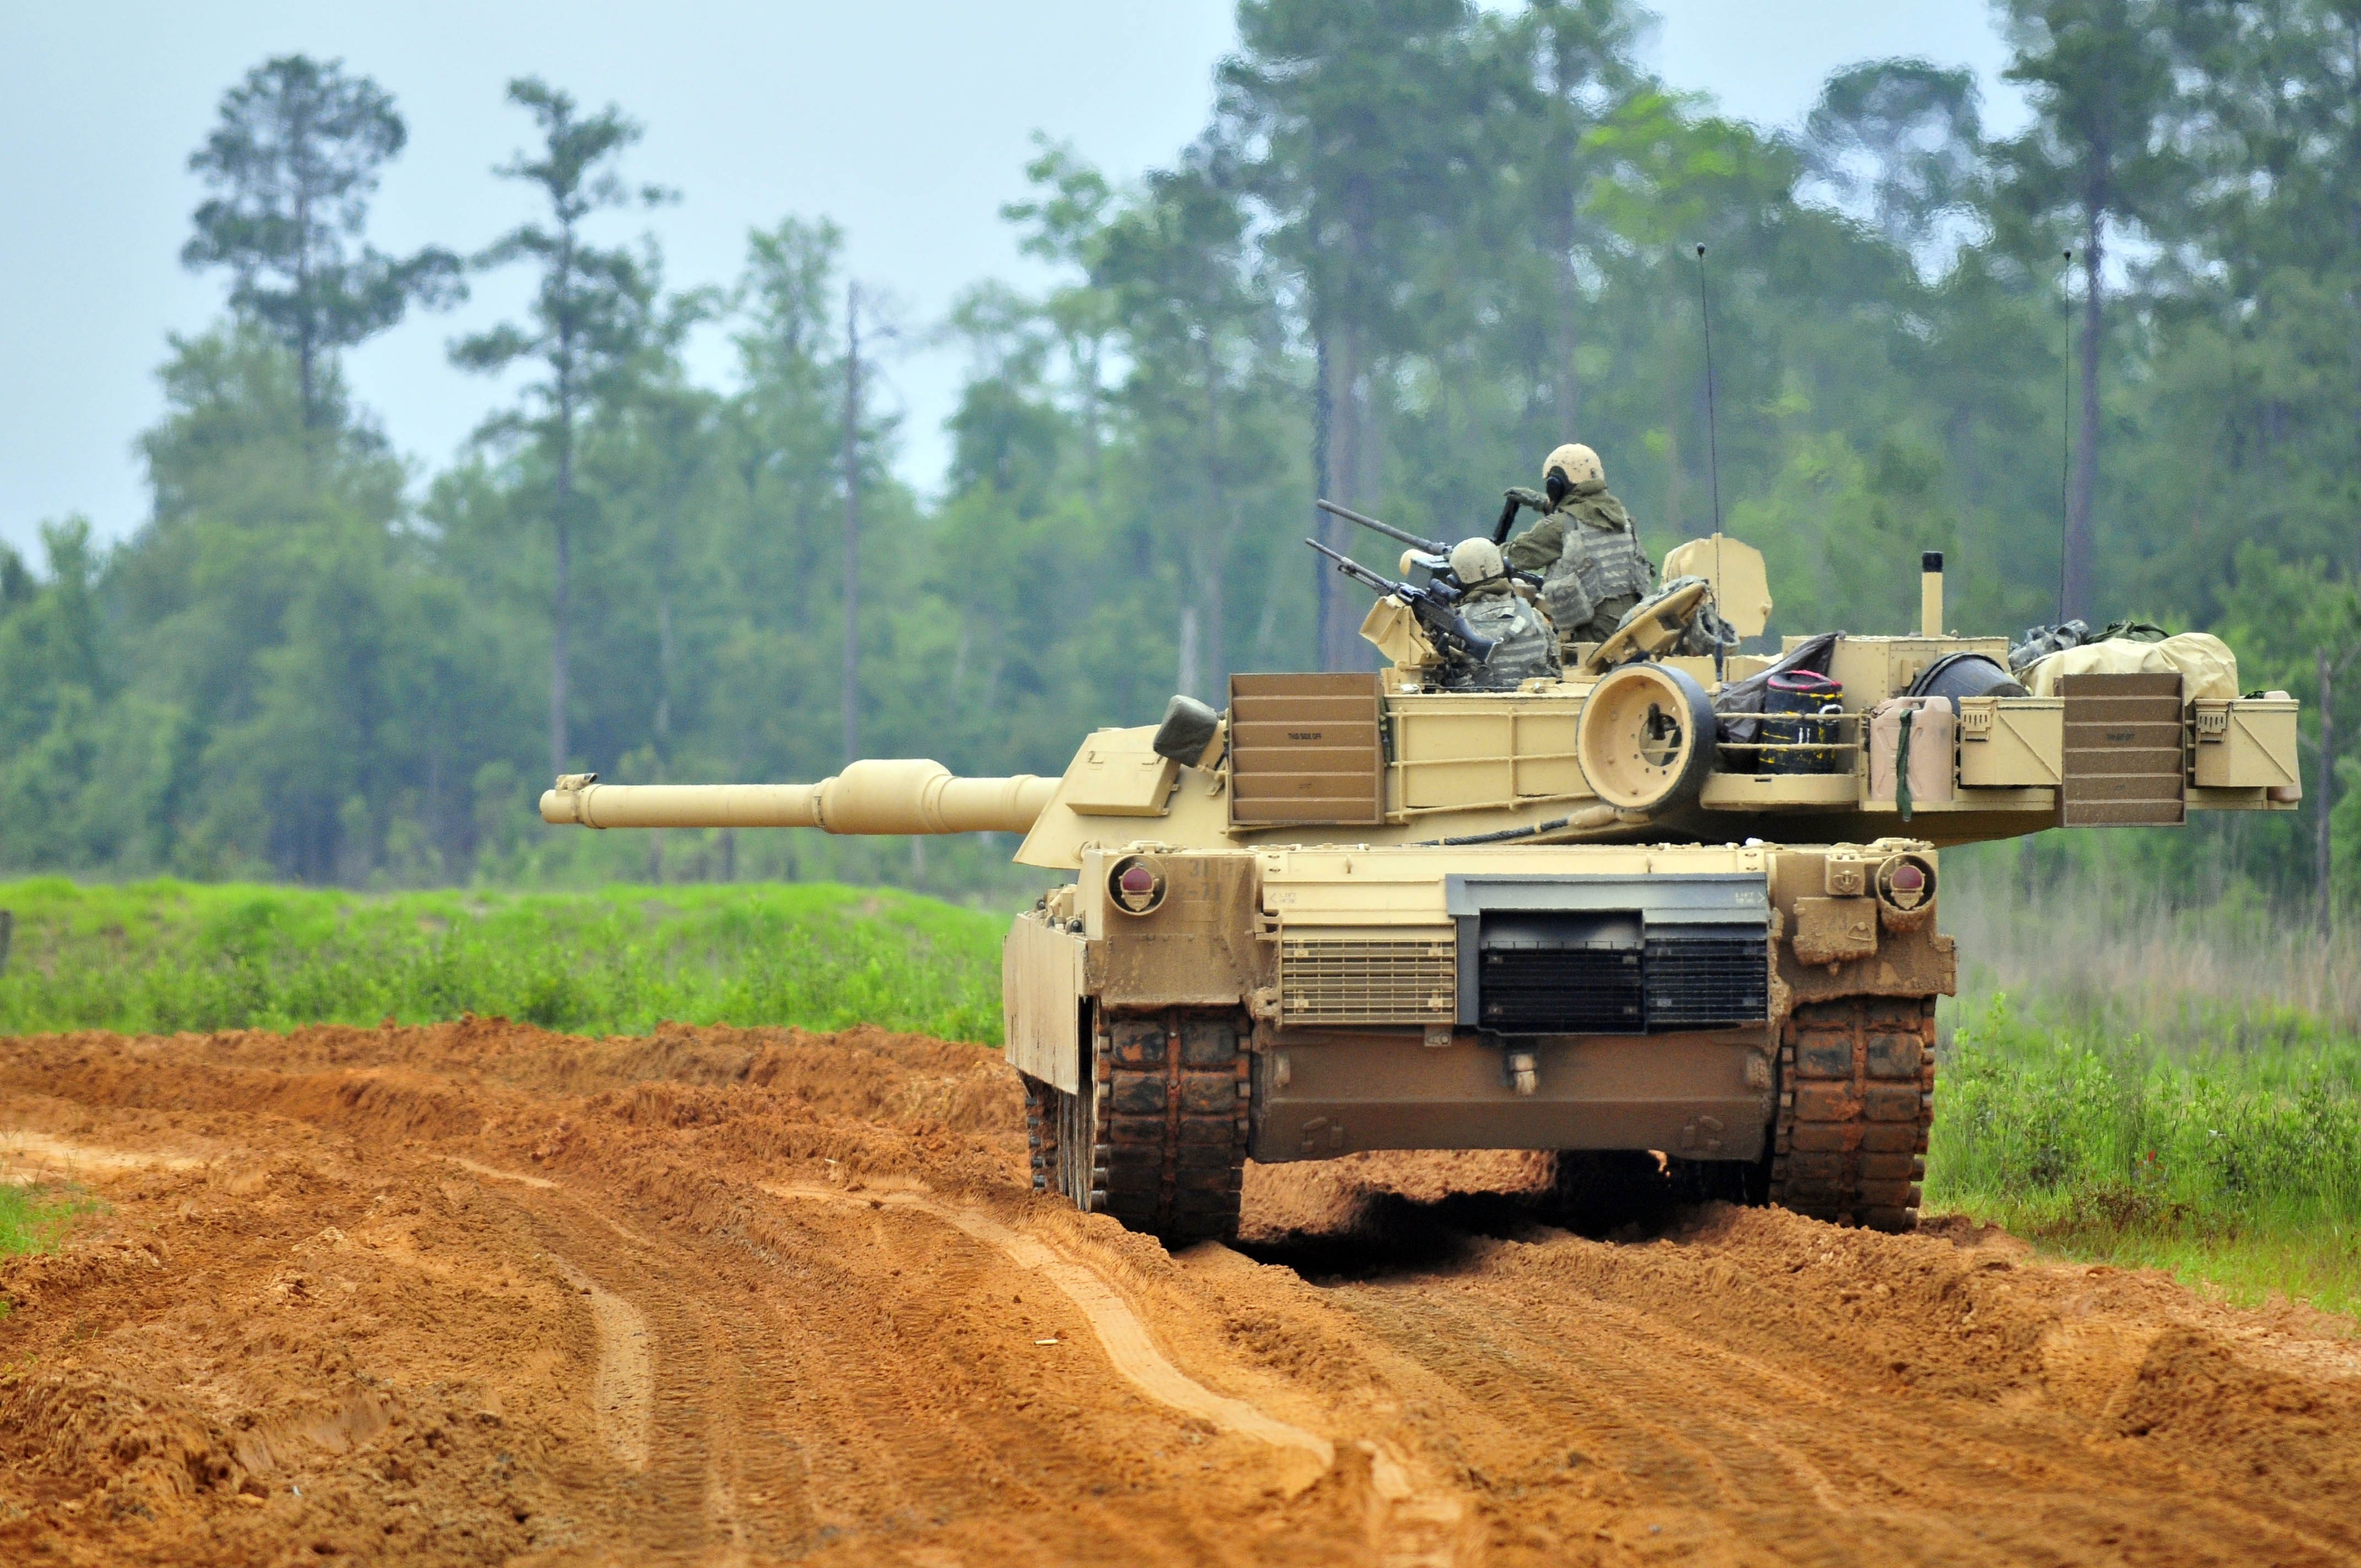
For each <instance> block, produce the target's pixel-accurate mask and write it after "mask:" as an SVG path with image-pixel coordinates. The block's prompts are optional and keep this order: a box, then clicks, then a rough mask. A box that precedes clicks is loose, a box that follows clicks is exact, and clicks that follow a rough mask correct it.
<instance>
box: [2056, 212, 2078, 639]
mask: <svg viewBox="0 0 2361 1568" xmlns="http://www.w3.org/2000/svg"><path fill="white" fill-rule="evenodd" d="M2058 256H2059V260H2060V262H2062V263H2063V265H2062V266H2060V267H2059V269H2058V321H2059V330H2060V332H2061V333H2062V334H2063V337H2062V339H2061V344H2062V346H2063V347H2064V349H2065V353H2064V354H2063V355H2061V356H2059V357H2060V358H2061V359H2062V360H2063V361H2064V363H2065V366H2066V384H2065V388H2064V391H2065V396H2064V397H2062V398H2060V399H2059V404H2058V609H2057V611H2056V614H2057V618H2058V621H2057V623H2058V624H2059V625H2060V626H2063V625H2064V624H2066V534H2067V531H2068V530H2069V529H2070V528H2071V527H2072V526H2073V511H2074V503H2073V502H2072V501H2071V500H2070V499H2069V497H2068V491H2069V489H2070V486H2071V483H2072V481H2071V479H2070V475H2071V473H2072V472H2073V468H2074V266H2073V263H2074V252H2073V251H2072V250H2071V249H2067V250H2061V251H2059V253H2058Z"/></svg>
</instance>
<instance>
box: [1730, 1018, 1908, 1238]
mask: <svg viewBox="0 0 2361 1568" xmlns="http://www.w3.org/2000/svg"><path fill="white" fill-rule="evenodd" d="M1934 1117H1935V999H1934V998H1933V997H1931V996H1923V997H1922V996H1846V997H1839V998H1836V999H1835V1000H1833V1001H1827V1002H1806V1003H1798V1004H1797V1005H1796V1007H1795V1011H1794V1012H1793V1013H1791V1014H1788V1018H1787V1024H1786V1028H1785V1030H1784V1034H1783V1035H1782V1037H1781V1040H1780V1046H1779V1117H1778V1124H1777V1127H1776V1129H1775V1131H1774V1132H1773V1152H1772V1160H1771V1181H1770V1198H1771V1201H1772V1202H1773V1203H1776V1204H1778V1205H1779V1206H1781V1207H1782V1208H1785V1209H1792V1210H1794V1211H1795V1212H1796V1213H1799V1214H1808V1215H1810V1216H1811V1217H1812V1218H1814V1219H1817V1220H1833V1221H1835V1222H1836V1223H1839V1224H1847V1225H1856V1224H1857V1225H1866V1226H1868V1227H1869V1228H1870V1229H1872V1230H1877V1231H1892V1232H1902V1231H1911V1230H1916V1228H1917V1225H1918V1197H1919V1183H1920V1181H1922V1180H1923V1179H1925V1177H1926V1174H1927V1131H1928V1129H1929V1128H1930V1127H1931V1126H1932V1125H1933V1124H1934Z"/></svg>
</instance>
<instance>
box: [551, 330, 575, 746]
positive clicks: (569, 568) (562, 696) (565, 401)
mask: <svg viewBox="0 0 2361 1568" xmlns="http://www.w3.org/2000/svg"><path fill="white" fill-rule="evenodd" d="M573 519H574V393H573V389H572V386H571V385H570V378H569V376H568V375H567V374H566V371H564V370H561V371H559V372H558V378H557V519H556V522H557V526H556V530H555V532H556V535H557V571H556V574H555V581H554V582H553V583H552V585H551V587H550V596H549V771H550V772H551V773H553V774H555V773H565V772H566V771H568V770H567V763H568V762H570V761H571V760H572V757H573V751H574V749H573V746H572V744H571V742H570V740H569V737H568V736H567V734H566V688H567V686H568V685H569V683H570V676H571V674H572V669H571V650H570V648H569V646H568V638H567V635H566V633H567V630H568V627H569V625H570V623H571V621H572V619H573V601H574V576H573V574H574V558H573V544H574V540H573Z"/></svg>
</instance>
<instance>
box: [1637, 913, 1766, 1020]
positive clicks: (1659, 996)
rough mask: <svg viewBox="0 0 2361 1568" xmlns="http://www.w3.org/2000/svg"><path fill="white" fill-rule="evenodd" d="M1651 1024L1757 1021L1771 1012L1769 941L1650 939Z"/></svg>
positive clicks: (1681, 938)
mask: <svg viewBox="0 0 2361 1568" xmlns="http://www.w3.org/2000/svg"><path fill="white" fill-rule="evenodd" d="M1645 973H1646V976H1647V993H1648V1027H1649V1028H1651V1029H1698V1028H1707V1027H1710V1026H1712V1025H1720V1024H1755V1023H1760V1022H1761V1021H1762V1020H1763V1019H1764V1018H1767V1017H1769V1016H1770V1014H1771V951H1770V944H1769V942H1768V941H1767V940H1765V939H1764V938H1761V937H1737V936H1729V937H1723V936H1716V937H1654V938H1649V941H1648V956H1647V966H1646V970H1645Z"/></svg>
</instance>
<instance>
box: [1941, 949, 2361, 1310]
mask: <svg viewBox="0 0 2361 1568" xmlns="http://www.w3.org/2000/svg"><path fill="white" fill-rule="evenodd" d="M2209 1033H2210V1035H2211V1037H2212V1039H2213V1041H2214V1042H2215V1043H2214V1044H2213V1045H2212V1046H2210V1047H2188V1046H2175V1047H2161V1046H2158V1045H2156V1044H2154V1043H2153V1042H2151V1041H2150V1040H2149V1039H2147V1037H2145V1036H2139V1035H2123V1034H2116V1033H2112V1032H2108V1031H2105V1030H2103V1029H2099V1028H2092V1027H2089V1026H2079V1027H2078V1026H2074V1025H2059V1024H2056V1023H2053V1022H2030V1021H2028V1020H2027V1019H2026V1017H2024V1016H2023V1015H2021V1014H2020V1013H2019V1012H2018V1010H2017V1009H2015V1008H2014V1007H2013V1006H2012V1005H2011V1003H2010V1002H2009V1000H2008V999H2007V998H2005V997H1998V996H1996V997H1993V998H1992V999H1990V1000H1989V1001H1988V1002H1987V1003H1984V1004H1983V1005H1982V1007H1981V1008H1980V1009H1978V1010H1975V1011H1972V1012H1971V1013H1970V1014H1969V1015H1968V1016H1967V1017H1966V1018H1965V1019H1963V1020H1962V1022H1961V1023H1960V1026H1959V1028H1958V1029H1957V1030H1956V1031H1955V1033H1954V1036H1953V1038H1952V1042H1951V1044H1950V1047H1949V1050H1948V1052H1947V1057H1946V1059H1945V1061H1944V1062H1943V1064H1942V1068H1941V1074H1940V1078H1939V1085H1940V1087H1939V1088H1938V1105H1939V1110H1938V1114H1937V1116H1936V1118H1935V1131H1934V1138H1933V1146H1932V1148H1931V1149H1930V1151H1929V1154H1928V1158H1927V1166H1928V1171H1927V1202H1928V1204H1929V1206H1930V1207H1935V1208H1943V1209H1954V1210H1960V1211H1963V1212H1967V1213H1970V1214H1971V1215H1974V1216H1975V1217H1977V1218H1978V1219H1982V1220H1989V1221H1993V1222H1995V1223H2000V1224H2003V1225H2005V1226H2007V1227H2008V1228H2009V1229H2010V1230H2012V1231H2014V1232H2015V1233H2017V1234H2021V1235H2026V1236H2029V1237H2031V1238H2033V1239H2035V1240H2037V1241H2039V1242H2041V1243H2043V1244H2044V1245H2048V1246H2051V1247H2053V1248H2055V1249H2057V1250H2059V1251H2062V1252H2064V1253H2066V1254H2068V1255H2073V1256H2078V1257H2083V1258H2088V1259H2092V1260H2103V1261H2107V1262H2112V1263H2117V1264H2122V1265H2125V1266H2152V1267H2161V1268H2167V1269H2169V1270H2171V1271H2173V1272H2174V1273H2175V1274H2177V1275H2180V1276H2181V1277H2184V1278H2188V1279H2191V1280H2202V1281H2205V1282H2208V1283H2210V1284H2212V1285H2213V1286H2216V1287H2218V1288H2222V1289H2223V1290H2224V1292H2226V1293H2227V1294H2228V1295H2229V1296H2230V1297H2231V1298H2232V1299H2238V1300H2243V1301H2249V1302H2251V1301H2255V1300H2258V1299H2263V1298H2266V1297H2268V1296H2269V1295H2272V1294H2279V1295H2284V1296H2288V1297H2290V1298H2294V1299H2305V1300H2309V1301H2311V1302H2312V1303H2313V1304H2314V1305H2316V1306H2318V1307H2321V1308H2323V1309H2324V1310H2331V1311H2337V1312H2347V1313H2350V1312H2353V1311H2355V1310H2356V1309H2361V1038H2356V1036H2353V1035H2352V1034H2350V1033H2346V1032H2344V1031H2342V1030H2339V1029H2337V1028H2334V1027H2332V1026H2329V1025H2323V1023H2321V1021H2320V1020H2318V1019H2317V1018H2316V1017H2312V1016H2310V1015H2306V1014H2298V1013H2295V1012H2293V1011H2291V1010H2289V1009H2286V1008H2282V1007H2272V1006H2269V1005H2268V1004H2259V1003H2258V1004H2256V1005H2254V1006H2253V1007H2251V1008H2249V1009H2247V1010H2246V1013H2245V1014H2243V1015H2240V1016H2235V1017H2234V1016H2228V1015H2224V1016H2223V1017H2221V1018H2219V1019H2216V1020H2215V1021H2214V1026H2213V1029H2212V1030H2211V1031H2209Z"/></svg>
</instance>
